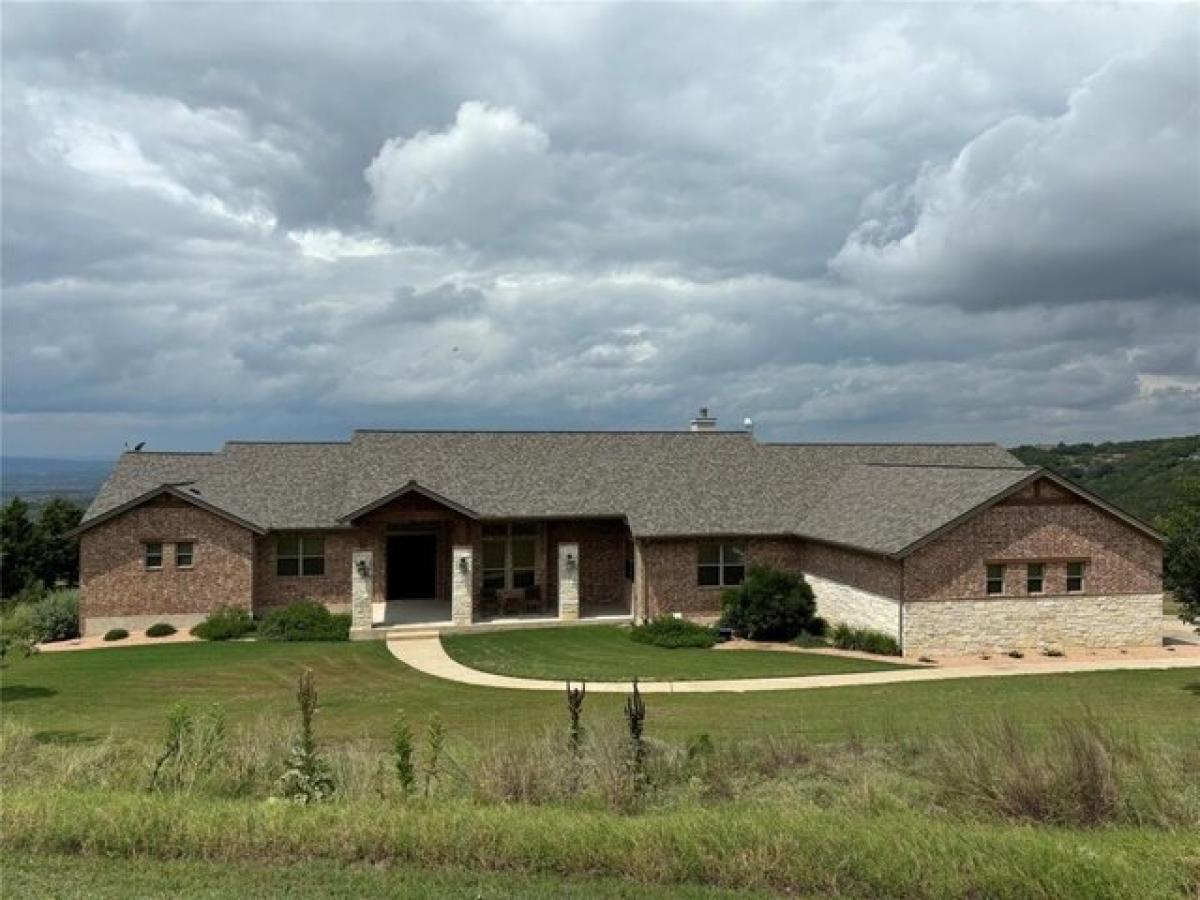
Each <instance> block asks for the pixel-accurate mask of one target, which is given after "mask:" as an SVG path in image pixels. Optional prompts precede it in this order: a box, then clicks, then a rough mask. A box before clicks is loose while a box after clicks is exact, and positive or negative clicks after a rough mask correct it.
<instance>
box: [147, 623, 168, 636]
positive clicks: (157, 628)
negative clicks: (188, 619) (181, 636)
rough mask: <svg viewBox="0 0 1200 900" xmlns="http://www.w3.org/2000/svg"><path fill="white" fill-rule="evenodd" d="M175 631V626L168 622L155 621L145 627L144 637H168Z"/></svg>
mask: <svg viewBox="0 0 1200 900" xmlns="http://www.w3.org/2000/svg"><path fill="white" fill-rule="evenodd" d="M174 633H175V626H174V625H171V624H170V623H168V622H155V623H154V624H153V625H151V626H150V627H149V628H147V629H146V637H169V636H170V635H172V634H174Z"/></svg>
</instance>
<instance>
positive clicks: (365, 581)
mask: <svg viewBox="0 0 1200 900" xmlns="http://www.w3.org/2000/svg"><path fill="white" fill-rule="evenodd" d="M374 570H375V561H374V554H373V553H372V552H371V551H370V550H355V551H354V552H353V553H352V554H351V555H350V627H351V628H370V627H371V625H372V622H371V595H372V593H373V592H372V586H373V583H374V575H375V571H374Z"/></svg>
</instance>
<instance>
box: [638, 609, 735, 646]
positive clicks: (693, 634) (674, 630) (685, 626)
mask: <svg viewBox="0 0 1200 900" xmlns="http://www.w3.org/2000/svg"><path fill="white" fill-rule="evenodd" d="M629 636H630V637H631V638H633V639H634V640H635V641H637V642H638V643H639V644H653V645H654V646H655V647H667V648H671V649H674V648H678V647H703V648H706V647H711V646H712V645H713V644H715V643H716V642H717V632H716V631H715V630H714V629H712V628H709V627H707V626H705V625H700V624H697V623H696V622H689V621H688V620H687V619H676V618H674V617H672V616H659V617H658V618H657V619H654V620H653V621H651V622H647V623H646V624H645V625H635V626H634V627H633V629H632V630H631V631H630V632H629Z"/></svg>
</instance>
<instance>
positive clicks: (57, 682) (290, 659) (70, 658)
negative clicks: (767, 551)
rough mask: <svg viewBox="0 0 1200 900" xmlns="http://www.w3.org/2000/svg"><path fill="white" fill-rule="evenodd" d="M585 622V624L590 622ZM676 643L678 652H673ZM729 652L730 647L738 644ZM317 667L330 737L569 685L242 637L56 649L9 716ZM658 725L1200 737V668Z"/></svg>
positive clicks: (268, 705) (47, 724) (369, 649)
mask: <svg viewBox="0 0 1200 900" xmlns="http://www.w3.org/2000/svg"><path fill="white" fill-rule="evenodd" d="M580 630H582V629H580ZM664 652H674V651H664ZM726 652H727V651H726ZM304 667H310V668H311V669H312V670H313V672H314V674H315V676H316V681H317V686H318V689H319V691H320V698H321V699H320V706H321V708H320V712H319V714H318V717H317V728H318V731H319V733H320V734H321V735H322V736H323V737H324V738H325V739H328V740H341V739H345V740H352V739H357V738H361V737H364V736H365V737H368V738H371V739H373V740H375V741H378V742H379V743H381V744H382V743H384V742H385V741H387V739H388V734H389V732H390V729H391V726H392V723H393V721H394V719H395V716H396V714H397V712H398V711H399V710H404V711H405V712H406V713H407V714H408V716H409V717H410V718H413V719H415V720H416V721H418V722H420V721H422V720H423V719H424V717H425V716H427V715H429V714H430V713H432V712H435V711H436V712H437V713H439V714H440V715H441V716H442V718H443V719H444V720H445V722H446V724H447V726H448V727H449V729H450V732H451V737H452V739H455V740H462V739H465V740H470V741H485V742H486V741H495V740H507V739H511V738H516V737H521V736H527V735H528V734H529V731H530V729H538V728H541V727H542V726H544V725H554V726H561V725H562V723H563V721H564V717H565V713H564V704H563V699H562V697H561V696H559V695H558V694H554V693H547V692H537V691H515V690H503V689H494V688H478V687H471V686H468V685H462V684H456V683H452V682H446V681H441V680H439V679H435V678H431V677H429V676H426V675H422V674H421V673H419V672H416V671H414V670H412V669H409V668H408V667H406V666H404V665H402V664H400V663H399V662H397V661H396V660H395V659H394V658H393V657H392V656H391V655H390V654H389V653H388V651H387V648H386V647H384V646H383V644H382V642H368V643H330V644H321V643H312V644H305V643H294V644H289V643H252V642H245V643H241V642H239V643H229V644H204V643H194V644H174V645H163V646H157V647H122V648H119V649H106V650H92V651H82V652H67V653H43V654H40V655H38V656H34V657H32V658H30V659H24V660H16V661H13V662H10V663H9V664H7V665H6V666H4V667H2V668H0V701H2V708H0V715H3V716H4V717H5V718H6V719H11V720H14V721H19V722H24V723H26V724H28V725H29V726H30V727H31V728H33V729H34V730H35V731H36V732H37V733H38V736H39V739H40V740H43V741H60V742H69V741H92V740H96V739H98V738H101V737H103V736H106V735H108V734H113V735H116V736H117V737H119V738H122V739H131V740H138V741H144V740H156V739H157V738H158V736H159V735H160V734H161V733H162V729H163V725H164V722H165V719H166V714H167V711H168V710H169V709H170V707H171V705H172V704H173V703H175V702H177V701H180V700H185V701H194V702H206V703H207V702H218V703H221V704H223V705H224V707H225V708H226V710H227V712H228V713H229V715H230V718H231V719H232V720H233V722H234V723H239V722H241V723H249V722H254V721H255V720H257V719H258V718H260V717H262V716H279V717H282V716H287V717H289V718H290V717H291V716H292V715H293V714H294V704H295V697H294V691H295V682H296V677H297V675H298V674H299V673H300V671H301V670H302V669H303V668H304ZM622 703H623V698H622V697H621V696H620V695H615V694H607V695H606V694H592V695H589V697H588V698H587V703H586V707H585V717H587V718H588V719H591V720H598V719H601V718H604V719H611V720H613V721H618V722H619V721H620V718H621V707H622ZM646 705H647V707H648V718H647V725H646V727H647V732H648V734H650V735H651V736H654V735H663V736H674V737H681V738H686V737H689V736H692V735H695V734H697V733H699V732H708V733H709V734H711V735H712V736H713V737H714V738H716V737H729V738H733V737H739V736H746V735H753V734H761V733H792V734H803V735H806V736H807V737H809V738H810V739H812V740H816V741H828V740H844V739H845V738H846V737H847V736H848V735H852V734H853V735H856V736H859V737H863V738H870V737H873V736H880V737H894V736H904V735H911V736H915V737H919V738H921V739H928V738H930V737H933V736H936V735H937V734H939V733H945V732H947V731H949V730H952V729H957V728H961V727H963V726H967V725H969V724H970V723H971V722H972V721H977V720H980V719H982V718H991V717H993V716H995V715H997V714H999V713H1008V714H1011V715H1014V716H1017V717H1019V718H1020V719H1021V720H1022V721H1023V722H1026V723H1028V724H1030V725H1032V726H1049V725H1052V724H1053V723H1055V722H1056V721H1057V720H1058V719H1060V718H1061V717H1063V716H1076V715H1080V714H1081V713H1083V712H1084V711H1085V710H1087V709H1090V710H1091V711H1092V712H1094V713H1095V714H1096V715H1098V716H1101V717H1104V718H1110V719H1112V720H1114V721H1116V722H1120V723H1123V724H1128V725H1131V726H1138V727H1141V728H1144V729H1145V730H1147V731H1149V732H1152V733H1155V734H1158V735H1162V736H1164V737H1167V738H1174V739H1180V740H1183V739H1191V740H1195V735H1196V731H1197V726H1196V722H1197V721H1198V719H1200V669H1174V670H1168V671H1142V672H1092V673H1086V674H1079V675H1023V676H1020V677H1014V678H982V679H961V680H953V681H940V682H927V683H923V684H897V685H878V686H871V687H853V688H831V689H820V690H809V691H773V692H763V693H746V694H736V695H731V694H681V695H659V694H655V695H647V697H646Z"/></svg>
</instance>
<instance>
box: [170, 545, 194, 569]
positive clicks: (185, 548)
mask: <svg viewBox="0 0 1200 900" xmlns="http://www.w3.org/2000/svg"><path fill="white" fill-rule="evenodd" d="M195 560H196V549H195V545H194V544H193V543H192V542H191V541H176V543H175V568H177V569H190V568H191V567H192V564H193V563H194V562H195Z"/></svg>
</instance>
